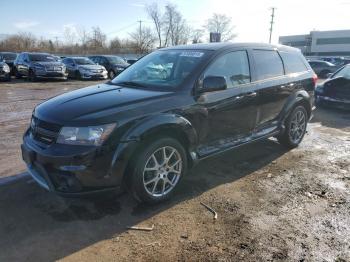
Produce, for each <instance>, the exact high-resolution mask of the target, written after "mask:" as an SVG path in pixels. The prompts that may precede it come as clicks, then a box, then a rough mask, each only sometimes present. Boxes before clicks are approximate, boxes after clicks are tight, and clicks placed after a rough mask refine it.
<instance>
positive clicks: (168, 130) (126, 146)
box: [110, 114, 198, 183]
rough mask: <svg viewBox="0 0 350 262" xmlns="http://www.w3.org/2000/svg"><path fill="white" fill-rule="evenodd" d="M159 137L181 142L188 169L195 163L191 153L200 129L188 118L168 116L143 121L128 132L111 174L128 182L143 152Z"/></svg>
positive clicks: (115, 155)
mask: <svg viewBox="0 0 350 262" xmlns="http://www.w3.org/2000/svg"><path fill="white" fill-rule="evenodd" d="M158 137H171V138H173V139H176V140H177V141H179V142H180V144H181V145H182V146H183V147H184V149H185V151H186V155H187V160H188V166H189V167H191V166H192V165H193V164H194V158H193V157H192V155H191V152H192V150H193V149H194V147H195V145H196V144H197V141H198V140H197V139H198V136H197V132H196V130H195V129H194V127H193V126H192V124H191V123H190V122H189V120H187V119H186V118H184V117H182V116H180V115H176V114H164V115H158V116H151V117H148V118H146V119H144V120H142V121H139V122H138V123H137V124H135V125H133V126H132V127H131V128H129V129H128V131H126V132H125V134H124V135H123V136H122V138H121V139H120V143H119V144H118V146H117V149H116V151H115V152H114V155H113V159H112V164H111V170H110V174H111V175H115V174H116V175H118V176H119V179H120V182H121V183H124V182H125V178H126V177H128V176H126V173H128V172H129V170H130V168H131V166H132V162H133V160H135V159H136V157H137V153H138V152H139V150H140V149H141V148H142V147H143V146H145V145H146V144H147V143H149V142H150V141H152V140H153V139H156V138H158Z"/></svg>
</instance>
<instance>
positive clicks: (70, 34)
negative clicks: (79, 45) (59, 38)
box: [63, 26, 77, 45]
mask: <svg viewBox="0 0 350 262" xmlns="http://www.w3.org/2000/svg"><path fill="white" fill-rule="evenodd" d="M63 35H64V39H65V40H66V43H67V44H68V45H73V44H74V43H75V41H76V39H77V35H76V31H75V30H74V29H73V28H72V27H71V26H66V27H64V30H63Z"/></svg>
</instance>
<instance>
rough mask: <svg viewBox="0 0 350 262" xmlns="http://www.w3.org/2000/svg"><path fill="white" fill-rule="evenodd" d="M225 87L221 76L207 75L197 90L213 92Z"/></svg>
mask: <svg viewBox="0 0 350 262" xmlns="http://www.w3.org/2000/svg"><path fill="white" fill-rule="evenodd" d="M225 89H227V83H226V79H225V77H223V76H207V77H206V78H204V80H203V86H202V88H201V89H199V92H201V93H204V92H214V91H220V90H225Z"/></svg>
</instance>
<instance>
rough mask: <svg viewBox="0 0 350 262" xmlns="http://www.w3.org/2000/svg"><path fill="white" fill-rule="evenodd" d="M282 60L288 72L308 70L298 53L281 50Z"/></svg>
mask: <svg viewBox="0 0 350 262" xmlns="http://www.w3.org/2000/svg"><path fill="white" fill-rule="evenodd" d="M280 55H281V57H282V60H283V62H284V68H285V70H286V74H291V73H299V72H304V71H307V67H306V65H305V64H304V62H303V60H302V58H301V57H300V55H299V54H297V53H287V52H280Z"/></svg>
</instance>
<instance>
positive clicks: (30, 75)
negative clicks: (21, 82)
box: [28, 70, 37, 82]
mask: <svg viewBox="0 0 350 262" xmlns="http://www.w3.org/2000/svg"><path fill="white" fill-rule="evenodd" d="M28 79H29V80H30V81H31V82H35V81H36V80H37V78H36V75H35V72H34V71H33V70H29V73H28Z"/></svg>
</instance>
